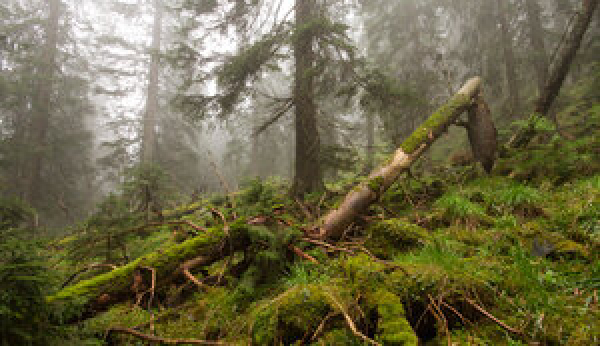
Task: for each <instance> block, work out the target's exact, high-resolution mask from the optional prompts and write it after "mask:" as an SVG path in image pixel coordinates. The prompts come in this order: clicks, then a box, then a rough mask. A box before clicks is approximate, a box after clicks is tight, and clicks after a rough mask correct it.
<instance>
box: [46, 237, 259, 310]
mask: <svg viewBox="0 0 600 346" xmlns="http://www.w3.org/2000/svg"><path fill="white" fill-rule="evenodd" d="M238 233H240V234H239V236H237V235H238ZM247 246H248V240H247V239H246V237H245V235H243V232H236V234H230V235H227V234H226V233H225V232H224V231H223V229H222V228H220V227H215V228H209V229H207V230H206V232H203V233H202V234H200V235H198V236H196V237H194V238H191V239H188V240H186V241H184V242H182V243H179V244H176V245H173V246H171V247H169V248H167V249H164V250H158V251H156V252H154V253H150V254H148V255H145V256H143V257H140V258H138V259H136V260H134V261H132V262H130V263H128V264H126V265H124V266H121V267H118V268H116V269H114V270H112V271H111V272H108V273H105V274H101V275H98V276H96V277H94V278H92V279H89V280H84V281H81V282H79V283H77V284H75V285H72V286H68V287H66V288H64V289H62V290H60V291H59V292H57V293H56V294H55V295H53V296H50V297H48V301H51V302H52V301H60V300H73V299H79V300H81V299H84V300H86V301H88V302H89V304H92V305H94V307H102V306H105V305H108V304H111V303H114V302H117V301H121V300H124V299H128V298H129V297H131V292H132V288H131V287H132V283H133V281H134V277H135V273H136V272H138V271H139V269H140V268H142V267H151V268H154V269H155V270H156V273H155V275H156V278H157V282H156V286H157V287H156V289H158V288H159V287H162V286H164V284H165V283H166V282H169V281H172V280H173V278H174V276H176V275H175V274H177V273H179V275H182V274H183V273H182V271H181V264H182V263H185V262H186V261H189V260H191V259H194V258H197V257H200V256H202V257H204V258H205V260H204V261H203V263H202V264H201V265H203V266H204V265H210V264H212V263H214V262H216V261H219V260H221V259H223V258H224V257H226V256H227V255H229V252H227V253H224V251H223V249H224V248H229V249H231V251H239V250H242V249H244V248H246V247H247ZM100 296H103V297H108V299H107V298H104V299H102V300H101V303H100V300H98V297H100Z"/></svg>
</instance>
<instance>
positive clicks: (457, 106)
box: [400, 95, 471, 154]
mask: <svg viewBox="0 0 600 346" xmlns="http://www.w3.org/2000/svg"><path fill="white" fill-rule="evenodd" d="M470 103H471V101H470V99H469V98H468V97H467V96H465V95H456V96H454V97H453V98H452V99H450V100H449V101H448V102H447V103H446V104H444V105H443V106H442V107H440V108H439V109H438V110H437V111H436V112H435V113H433V114H432V115H431V116H430V117H429V118H427V120H426V121H425V122H424V123H423V124H421V126H419V128H418V129H416V130H415V131H414V132H413V133H412V134H411V135H410V137H408V138H407V139H406V140H405V141H404V142H403V143H402V145H400V148H402V150H403V151H404V152H405V153H407V154H411V153H412V152H414V151H415V150H416V149H417V148H419V147H420V146H421V145H422V144H423V143H426V142H427V140H428V139H429V136H430V134H432V135H433V136H434V137H435V136H437V135H439V133H440V132H441V131H443V130H444V129H445V128H446V127H447V126H448V123H449V122H450V121H451V120H452V117H454V116H458V115H459V113H460V112H461V111H462V110H464V109H465V108H466V107H467V106H468V105H470Z"/></svg>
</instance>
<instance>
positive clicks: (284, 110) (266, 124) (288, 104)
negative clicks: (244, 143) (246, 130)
mask: <svg viewBox="0 0 600 346" xmlns="http://www.w3.org/2000/svg"><path fill="white" fill-rule="evenodd" d="M293 105H294V102H292V100H291V99H287V102H286V103H285V105H284V106H283V107H281V109H279V111H277V113H275V115H274V116H273V117H272V118H271V119H269V120H267V121H266V122H264V123H263V124H262V125H260V126H259V127H258V128H257V129H256V130H254V133H252V137H256V136H258V135H260V134H261V133H262V132H263V131H264V130H266V129H267V128H268V127H269V126H271V125H273V124H274V123H275V122H276V121H277V120H279V119H280V118H281V117H283V116H284V115H285V113H287V111H289V110H290V108H292V106H293Z"/></svg>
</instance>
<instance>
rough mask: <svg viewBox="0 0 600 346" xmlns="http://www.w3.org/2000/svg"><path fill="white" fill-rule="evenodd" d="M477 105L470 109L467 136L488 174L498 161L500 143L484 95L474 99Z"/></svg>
mask: <svg viewBox="0 0 600 346" xmlns="http://www.w3.org/2000/svg"><path fill="white" fill-rule="evenodd" d="M474 100H475V104H474V105H473V107H471V108H470V109H469V121H468V122H467V135H468V136H469V143H470V144H471V151H472V152H473V157H474V158H475V160H477V161H479V162H480V163H481V165H482V166H483V168H484V169H485V171H486V172H488V173H489V172H491V171H492V167H493V166H494V160H495V159H496V151H497V149H498V143H497V140H496V127H495V126H494V121H493V119H492V114H491V112H490V108H489V107H488V105H487V103H486V102H485V100H484V99H483V95H482V93H481V92H480V93H478V94H477V96H475V98H474Z"/></svg>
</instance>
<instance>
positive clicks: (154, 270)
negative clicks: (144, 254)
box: [140, 266, 156, 311]
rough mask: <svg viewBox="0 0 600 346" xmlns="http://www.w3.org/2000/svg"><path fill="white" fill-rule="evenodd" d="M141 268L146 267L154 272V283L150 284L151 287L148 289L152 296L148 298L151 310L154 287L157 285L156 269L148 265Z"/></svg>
mask: <svg viewBox="0 0 600 346" xmlns="http://www.w3.org/2000/svg"><path fill="white" fill-rule="evenodd" d="M140 268H143V269H146V270H148V271H150V273H151V274H152V283H151V284H150V288H149V289H148V291H147V292H149V293H150V298H149V299H148V311H150V308H151V307H152V301H153V300H154V288H155V287H156V269H154V268H152V267H146V266H143V267H140Z"/></svg>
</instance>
